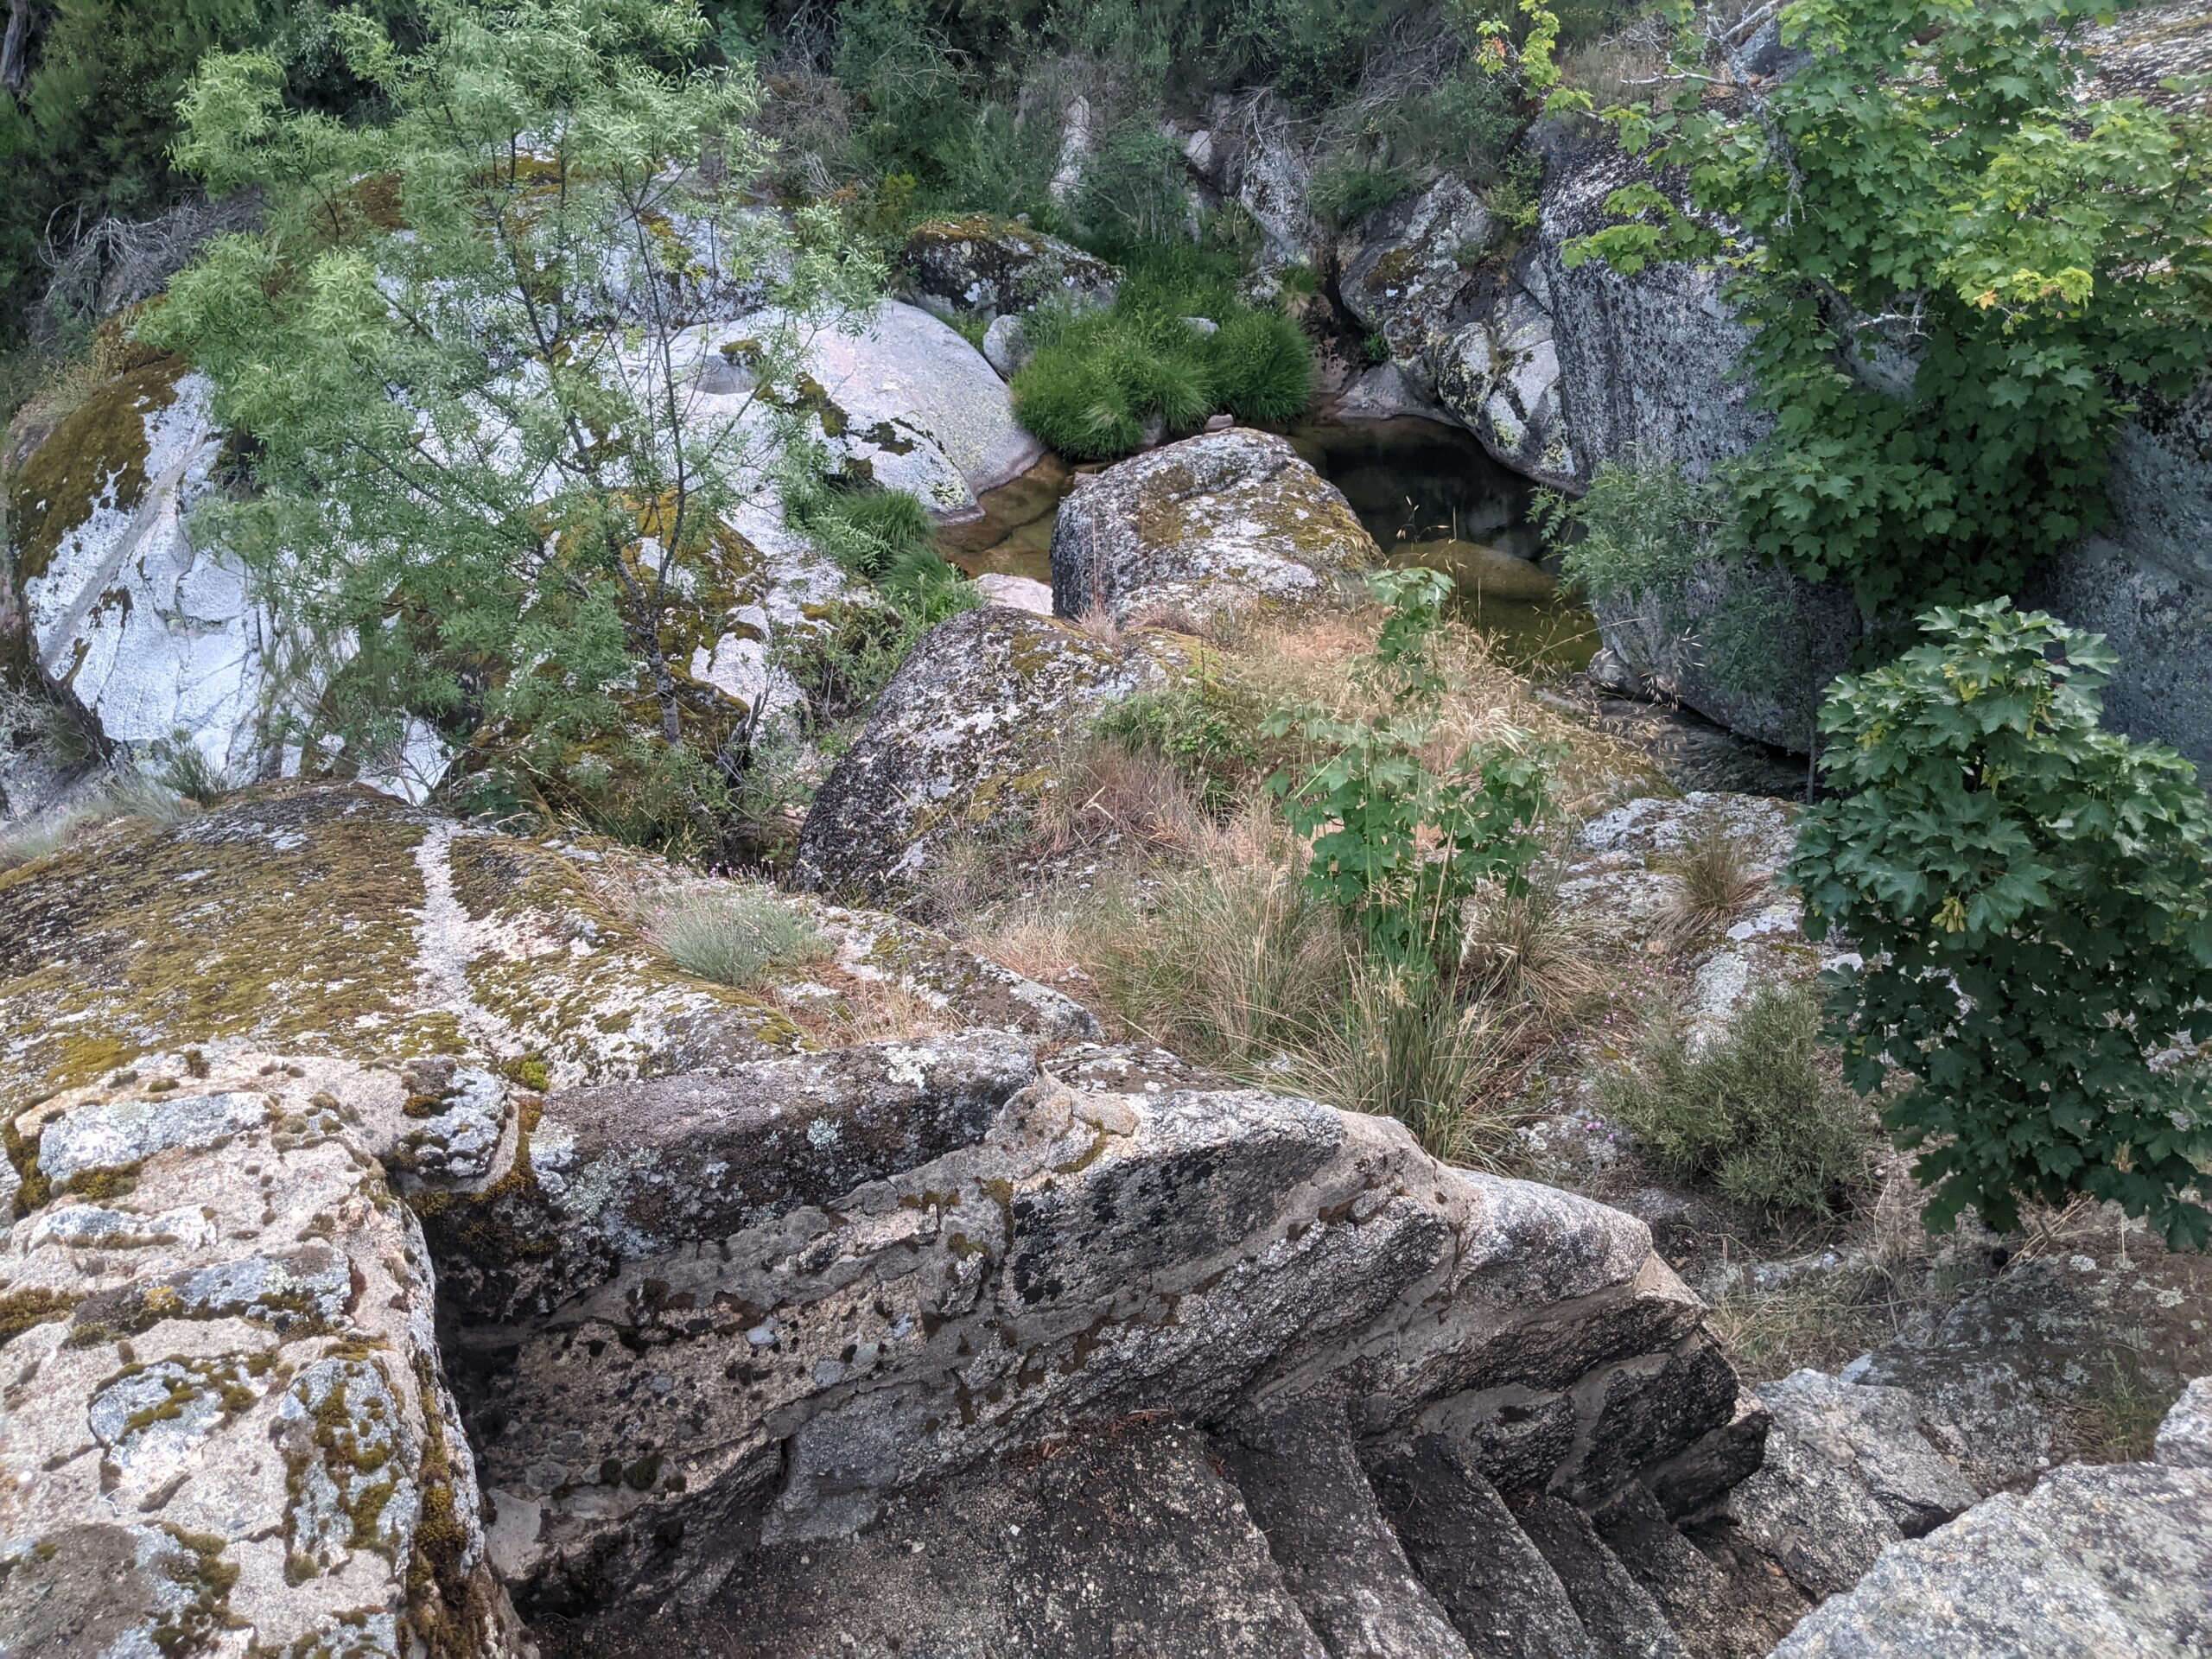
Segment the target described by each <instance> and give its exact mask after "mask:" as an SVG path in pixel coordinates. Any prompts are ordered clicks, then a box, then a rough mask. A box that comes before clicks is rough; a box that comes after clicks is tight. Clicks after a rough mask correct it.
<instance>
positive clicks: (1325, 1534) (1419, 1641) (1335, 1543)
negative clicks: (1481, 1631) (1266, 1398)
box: [1223, 1405, 1467, 1659]
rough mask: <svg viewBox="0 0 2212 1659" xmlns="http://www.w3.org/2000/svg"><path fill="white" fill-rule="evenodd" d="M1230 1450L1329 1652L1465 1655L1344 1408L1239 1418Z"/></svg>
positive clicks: (1233, 1470)
mask: <svg viewBox="0 0 2212 1659" xmlns="http://www.w3.org/2000/svg"><path fill="white" fill-rule="evenodd" d="M1223 1451H1224V1456H1225V1458H1226V1459H1227V1461H1228V1465H1229V1471H1230V1478H1232V1479H1234V1480H1235V1481H1236V1489H1237V1491H1240V1492H1242V1493H1243V1496H1244V1503H1245V1506H1246V1508H1248V1509H1249V1510H1250V1511H1251V1513H1252V1518H1253V1519H1254V1520H1255V1521H1256V1522H1259V1525H1260V1529H1261V1530H1262V1532H1264V1533H1266V1534H1267V1536H1268V1549H1269V1550H1270V1552H1272V1553H1273V1554H1274V1559H1275V1563H1276V1565H1277V1566H1278V1567H1281V1569H1282V1574H1283V1581H1284V1583H1285V1585H1286V1586H1287V1587H1288V1588H1289V1591H1290V1593H1291V1596H1292V1598H1293V1599H1294V1600H1296V1602H1297V1603H1298V1605H1299V1606H1300V1608H1301V1609H1302V1610H1304V1611H1305V1614H1306V1623H1307V1624H1311V1625H1312V1626H1313V1629H1314V1630H1315V1631H1316V1632H1317V1633H1319V1636H1320V1637H1321V1639H1322V1641H1323V1642H1324V1643H1326V1644H1327V1647H1328V1649H1329V1653H1330V1656H1331V1659H1467V1644H1466V1643H1465V1641H1463V1640H1462V1639H1461V1638H1460V1637H1459V1633H1458V1632H1457V1631H1456V1630H1453V1629H1452V1624H1451V1621H1450V1620H1449V1619H1447V1618H1446V1617H1445V1614H1444V1611H1443V1609H1442V1608H1440V1607H1439V1606H1438V1605H1437V1603H1436V1599H1435V1598H1434V1597H1433V1596H1432V1595H1430V1594H1429V1592H1428V1591H1427V1588H1426V1587H1425V1586H1423V1585H1422V1583H1421V1580H1420V1579H1419V1578H1417V1577H1416V1576H1414V1569H1413V1568H1412V1567H1411V1566H1409V1565H1408V1562H1407V1560H1406V1554H1405V1551H1404V1550H1403V1549H1402V1548H1400V1546H1399V1542H1398V1539H1397V1537H1396V1535H1395V1534H1394V1533H1393V1532H1392V1531H1391V1529H1390V1526H1389V1522H1386V1521H1385V1520H1384V1519H1383V1512H1382V1510H1380V1509H1379V1508H1378V1507H1377V1505H1376V1499H1375V1491H1374V1489H1373V1488H1372V1487H1371V1486H1370V1485H1369V1484H1368V1481H1367V1476H1366V1473H1365V1471H1363V1470H1362V1469H1361V1467H1360V1464H1359V1458H1358V1456H1357V1453H1356V1452H1354V1451H1353V1449H1352V1444H1351V1436H1350V1435H1349V1434H1348V1433H1346V1432H1345V1425H1344V1412H1343V1410H1342V1409H1341V1408H1337V1407H1332V1406H1326V1405H1321V1406H1303V1407H1291V1408H1287V1409H1286V1410H1283V1411H1281V1412H1275V1413H1271V1414H1268V1415H1267V1416H1265V1417H1263V1418H1260V1419H1257V1420H1255V1421H1250V1422H1248V1423H1244V1424H1241V1425H1239V1426H1238V1427H1237V1429H1236V1432H1235V1433H1233V1434H1232V1435H1231V1436H1230V1437H1229V1439H1228V1440H1226V1441H1225V1443H1224V1447H1223Z"/></svg>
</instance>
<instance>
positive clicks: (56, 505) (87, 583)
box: [9, 359, 278, 781]
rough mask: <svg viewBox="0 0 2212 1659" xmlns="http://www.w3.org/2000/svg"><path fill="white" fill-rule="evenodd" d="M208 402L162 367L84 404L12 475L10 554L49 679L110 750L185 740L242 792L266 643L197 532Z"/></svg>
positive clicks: (256, 610)
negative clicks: (183, 736) (177, 738)
mask: <svg viewBox="0 0 2212 1659" xmlns="http://www.w3.org/2000/svg"><path fill="white" fill-rule="evenodd" d="M210 395H211V388H210V386H209V385H208V383H207V379H206V378H205V377H203V376H201V375H199V374H195V373H189V372H186V371H185V369H184V368H183V366H182V365H181V364H178V363H176V362H175V360H174V359H162V360H161V361H158V362H156V363H153V364H150V365H146V366H144V367H142V368H138V369H135V370H133V371H131V372H129V373H127V374H124V375H122V376H119V377H118V378H116V379H115V380H113V381H111V382H110V383H109V384H107V385H104V386H102V387H100V388H99V389H98V390H97V391H94V392H92V395H91V396H90V397H88V398H87V399H86V402H85V404H83V405H82V406H81V407H80V408H79V409H78V410H76V411H74V412H73V414H72V415H70V416H68V417H67V419H65V420H64V421H62V422H61V423H60V425H59V426H58V427H57V428H56V429H54V431H53V432H52V433H51V434H49V435H48V436H47V437H46V439H45V440H44V441H43V442H41V444H40V445H39V447H38V448H37V449H35V450H34V451H33V452H32V454H30V455H29V457H28V458H26V459H25V460H24V461H23V462H22V464H21V465H20V467H18V468H17V469H16V477H15V480H14V486H15V502H14V509H15V510H14V513H13V520H14V522H13V523H12V524H10V528H9V542H10V546H9V553H10V556H11V558H12V562H13V565H14V571H15V579H16V588H17V591H18V594H19V595H20V602H21V604H22V610H23V614H24V619H25V621H26V622H27V624H28V628H29V645H30V648H31V651H32V652H33V654H34V655H35V658H36V660H37V664H38V668H39V671H40V672H41V674H43V675H44V676H45V677H46V678H47V680H48V682H49V683H52V684H53V685H54V686H55V687H57V688H59V689H60V690H62V691H63V692H65V693H66V694H67V696H70V697H72V698H73V699H74V700H75V702H77V703H78V704H79V706H80V707H82V708H83V709H85V710H86V712H87V713H88V714H89V715H91V716H92V720H93V721H95V722H97V724H98V727H99V730H100V731H101V732H103V733H104V734H105V735H106V737H107V738H108V739H109V741H111V742H115V743H118V744H125V745H130V746H132V747H137V748H143V747H147V746H149V745H151V744H155V743H166V742H168V741H172V739H174V738H175V734H178V733H179V732H182V733H184V734H186V735H187V738H188V741H189V742H190V743H191V744H192V746H193V747H195V748H197V749H198V750H199V751H200V754H201V756H202V757H203V758H204V759H205V760H207V763H208V765H209V766H211V767H212V768H213V770H214V771H215V772H217V773H218V774H219V775H227V776H229V777H231V778H232V779H237V780H239V781H244V780H246V779H251V778H254V777H257V776H258V775H260V774H261V772H263V771H264V767H265V765H266V763H267V761H268V760H269V757H268V756H267V755H266V754H265V753H264V746H263V743H262V734H261V729H260V720H261V715H262V713H263V709H262V702H263V693H264V687H265V685H266V683H267V680H268V677H269V674H270V668H271V664H272V658H273V654H274V653H275V652H277V648H278V643H277V638H276V634H275V624H274V620H273V619H272V618H271V617H270V614H269V613H268V611H267V609H266V607H264V606H263V605H262V604H261V603H260V602H259V601H258V600H257V598H256V597H255V596H254V595H252V594H250V593H249V592H248V588H247V581H246V575H245V569H243V567H241V566H240V565H239V564H238V563H237V561H236V560H235V559H233V558H232V557H231V556H228V555H227V554H226V553H225V552H224V551H223V550H221V549H219V548H217V547H213V546H211V545H205V544H203V542H204V538H203V537H200V535H199V534H198V533H197V532H196V531H195V530H194V526H193V523H192V516H193V513H194V510H195V509H196V508H197V507H199V506H200V504H201V503H202V502H204V501H206V500H207V499H210V498H211V497H212V496H213V493H214V492H215V490H216V488H217V485H216V483H215V481H214V480H213V469H214V467H215V464H216V459H217V455H218V452H219V449H220V448H221V445H222V434H221V432H220V431H219V430H218V429H217V428H216V427H215V425H214V423H213V419H212V417H211V416H210V412H209V397H210ZM87 480H89V482H90V493H89V494H86V493H85V491H86V484H87ZM65 493H67V494H69V495H70V496H71V499H62V497H63V495H64V494H65Z"/></svg>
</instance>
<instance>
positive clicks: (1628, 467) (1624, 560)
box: [1534, 455, 1734, 605]
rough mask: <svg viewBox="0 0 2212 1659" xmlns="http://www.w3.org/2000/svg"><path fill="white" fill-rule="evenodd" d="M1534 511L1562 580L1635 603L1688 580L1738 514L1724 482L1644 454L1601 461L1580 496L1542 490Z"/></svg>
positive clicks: (1595, 597) (1606, 600) (1588, 593)
mask: <svg viewBox="0 0 2212 1659" xmlns="http://www.w3.org/2000/svg"><path fill="white" fill-rule="evenodd" d="M1534 512H1535V518H1536V519H1537V522H1538V523H1539V524H1541V527H1542V530H1543V534H1544V541H1545V543H1546V544H1547V545H1548V546H1549V547H1550V548H1551V550H1553V551H1554V553H1556V554H1557V555H1558V556H1559V562H1560V581H1561V582H1562V583H1563V584H1565V585H1566V586H1567V587H1569V588H1573V589H1574V590H1575V591H1576V592H1577V593H1579V594H1581V595H1582V596H1583V597H1584V598H1586V599H1587V600H1588V601H1590V602H1591V603H1592V604H1593V605H1621V604H1627V603H1633V602H1635V601H1637V600H1638V599H1640V598H1641V597H1642V596H1643V595H1644V594H1647V593H1649V591H1650V590H1651V589H1653V588H1657V587H1661V586H1663V585H1665V584H1668V583H1672V582H1680V581H1681V580H1682V579H1683V578H1684V577H1686V576H1688V575H1689V573H1690V572H1691V570H1693V569H1694V568H1695V567H1696V565H1697V564H1698V563H1699V561H1700V560H1701V559H1705V558H1708V557H1710V556H1712V555H1713V550H1714V548H1715V547H1716V545H1717V544H1718V543H1719V542H1720V541H1721V539H1722V538H1723V537H1724V536H1725V534H1726V532H1727V531H1728V530H1729V529H1730V527H1731V526H1732V524H1733V522H1734V512H1733V509H1732V505H1731V504H1730V501H1729V499H1728V493H1727V490H1726V487H1725V486H1722V485H1720V484H1718V483H1715V482H1714V481H1713V480H1710V479H1702V478H1699V477H1697V476H1695V475H1694V474H1691V473H1690V472H1688V470H1686V469H1685V468H1684V467H1683V466H1682V464H1681V462H1680V461H1675V460H1674V459H1673V458H1672V457H1659V456H1643V455H1638V456H1636V457H1634V458H1631V459H1630V460H1627V461H1606V462H1605V463H1603V464H1602V465H1600V466H1599V468H1598V470H1597V472H1596V473H1595V474H1592V477H1591V480H1590V487H1589V489H1588V490H1587V491H1586V493H1584V494H1583V496H1582V498H1581V499H1580V500H1570V499H1567V497H1565V496H1563V495H1560V494H1558V493H1555V492H1553V491H1549V490H1545V491H1540V492H1539V493H1537V496H1536V499H1535V505H1534Z"/></svg>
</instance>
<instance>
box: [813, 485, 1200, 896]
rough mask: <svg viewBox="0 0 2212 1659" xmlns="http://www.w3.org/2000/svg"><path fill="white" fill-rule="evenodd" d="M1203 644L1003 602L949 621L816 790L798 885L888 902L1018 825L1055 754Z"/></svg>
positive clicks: (928, 637)
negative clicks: (966, 842) (977, 843)
mask: <svg viewBox="0 0 2212 1659" xmlns="http://www.w3.org/2000/svg"><path fill="white" fill-rule="evenodd" d="M1063 512H1064V514H1065V510H1063ZM1056 533H1057V532H1056ZM1192 651H1194V647H1192V646H1189V645H1187V644H1186V643H1185V642H1184V641H1183V640H1182V637H1181V636H1179V635H1175V634H1167V633H1161V632H1151V631H1146V632H1139V633H1136V634H1134V635H1128V636H1124V637H1122V638H1121V639H1118V640H1115V641H1113V642H1110V643H1109V641H1108V640H1107V639H1104V638H1102V637H1100V636H1098V635H1097V634H1095V633H1091V632H1085V631H1084V630H1083V629H1081V628H1078V627H1077V626H1075V625H1073V624H1072V623H1070V622H1066V621H1064V620H1058V619H1057V618H1053V617H1046V616H1038V615H1035V614H1033V613H1031V612H1028V611H1026V610H1017V609H1014V608H1013V607H1008V606H1004V605H988V606H985V607H983V608H982V609H981V610H976V611H970V612H969V613H967V614H965V615H963V616H956V617H953V618H952V619H950V620H948V621H945V622H941V623H939V624H938V626H936V627H935V628H933V629H931V631H930V632H928V633H927V634H925V635H924V636H923V638H922V639H921V640H920V641H919V642H918V644H917V645H915V646H914V649H913V650H912V652H910V653H909V654H908V656H907V658H906V661H905V662H904V663H902V664H900V665H899V671H898V673H896V674H895V675H893V677H892V679H891V683H890V684H888V685H887V686H886V687H885V688H884V690H883V695H882V696H881V697H880V698H879V699H878V701H877V702H876V706H875V710H874V713H873V714H872V715H869V716H868V727H867V729H866V730H865V731H863V732H862V733H861V737H860V741H858V742H856V743H855V744H854V745H853V747H852V748H851V749H850V750H849V751H848V752H847V753H845V755H844V756H843V757H842V759H841V760H839V761H838V762H837V766H836V770H835V771H833V772H831V773H830V774H829V778H828V779H826V780H824V782H823V785H822V788H821V790H820V791H819V792H817V794H816V796H815V798H814V804H813V806H812V807H811V808H810V810H809V811H808V813H807V817H806V825H805V828H804V829H803V830H802V831H801V832H800V835H799V842H798V878H799V880H800V881H801V882H802V883H803V884H804V885H805V886H807V887H813V888H817V889H821V890H823V891H827V892H830V893H844V892H848V891H856V892H861V893H867V894H868V895H870V896H871V897H872V898H875V899H886V898H897V897H899V896H900V895H902V894H903V893H906V892H908V891H910V890H911V889H912V886H913V884H914V883H915V881H916V880H917V879H918V877H919V876H920V875H921V874H923V873H924V871H925V868H926V867H927V865H928V862H929V861H930V859H931V856H932V855H934V854H935V853H937V852H938V850H940V849H942V848H943V847H944V845H945V844H946V843H948V842H950V841H952V840H954V839H956V838H957V837H961V836H976V837H987V836H990V835H992V834H994V833H997V832H1000V831H1002V830H1005V829H1008V828H1011V827H1013V826H1015V825H1018V824H1019V823H1020V822H1021V821H1022V820H1023V819H1024V818H1025V817H1027V815H1028V814H1029V813H1030V812H1032V811H1033V810H1034V809H1035V807H1036V805H1037V804H1038V802H1039V800H1040V799H1042V798H1043V797H1044V796H1045V795H1046V794H1047V793H1049V792H1050V791H1052V790H1053V789H1055V788H1057V787H1058V785H1059V782H1060V779H1059V775H1058V768H1057V766H1055V765H1054V762H1055V761H1056V760H1057V759H1058V756H1059V754H1060V753H1061V752H1062V750H1063V749H1064V748H1065V746H1066V745H1067V744H1068V743H1069V742H1070V741H1071V740H1072V739H1074V738H1075V737H1076V736H1077V735H1078V734H1080V733H1081V731H1082V730H1083V728H1084V726H1085V725H1086V724H1087V723H1088V722H1089V721H1090V718H1091V717H1092V715H1095V714H1096V712H1097V711H1098V710H1099V709H1101V708H1103V706H1105V705H1106V704H1108V703H1109V702H1114V701H1116V700H1117V699H1119V698H1122V697H1126V696H1129V695H1131V694H1132V693H1134V692H1136V691H1139V690H1145V689H1147V688H1148V687H1154V686H1159V685H1163V684H1165V683H1167V681H1168V679H1169V678H1170V677H1172V676H1173V675H1174V674H1175V673H1176V672H1178V671H1179V669H1180V666H1181V664H1182V663H1183V661H1184V660H1185V657H1186V656H1187V655H1189V654H1192Z"/></svg>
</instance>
